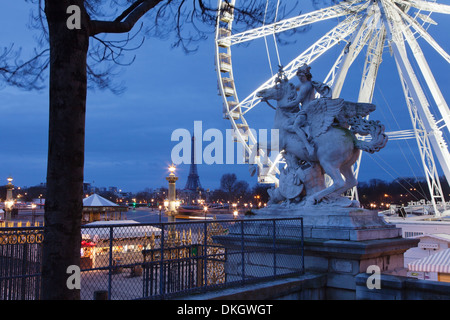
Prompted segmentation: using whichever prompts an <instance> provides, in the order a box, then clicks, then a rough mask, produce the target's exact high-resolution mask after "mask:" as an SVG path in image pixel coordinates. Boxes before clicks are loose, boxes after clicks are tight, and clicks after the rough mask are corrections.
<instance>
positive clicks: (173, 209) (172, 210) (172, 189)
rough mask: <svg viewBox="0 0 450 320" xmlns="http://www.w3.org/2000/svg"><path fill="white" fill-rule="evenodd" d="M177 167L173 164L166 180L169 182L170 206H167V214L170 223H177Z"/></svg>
mask: <svg viewBox="0 0 450 320" xmlns="http://www.w3.org/2000/svg"><path fill="white" fill-rule="evenodd" d="M175 170H176V168H175V166H174V165H173V164H172V165H171V166H170V167H169V171H170V174H169V176H168V177H166V180H167V181H169V192H168V193H169V194H168V196H167V197H168V199H167V200H168V202H169V203H168V206H167V214H168V216H169V222H173V221H175V215H176V214H177V213H178V212H177V200H176V199H177V196H176V192H177V191H176V186H175V182H176V181H177V180H178V177H177V176H175Z"/></svg>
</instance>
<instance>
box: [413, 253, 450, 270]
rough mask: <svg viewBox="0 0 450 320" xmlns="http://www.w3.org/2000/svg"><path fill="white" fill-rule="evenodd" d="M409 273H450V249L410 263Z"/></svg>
mask: <svg viewBox="0 0 450 320" xmlns="http://www.w3.org/2000/svg"><path fill="white" fill-rule="evenodd" d="M408 269H409V271H420V272H439V273H450V249H445V250H442V251H440V252H438V253H435V254H433V255H431V256H428V257H425V258H422V259H419V260H416V261H413V262H411V263H408Z"/></svg>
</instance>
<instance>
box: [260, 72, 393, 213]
mask: <svg viewBox="0 0 450 320" xmlns="http://www.w3.org/2000/svg"><path fill="white" fill-rule="evenodd" d="M297 76H298V78H299V80H300V85H298V86H295V85H294V84H293V83H291V82H289V81H288V79H287V78H286V76H285V75H284V72H283V70H282V67H280V71H279V73H278V76H277V79H276V83H275V85H274V86H272V87H270V88H267V89H264V90H261V91H259V92H258V96H259V97H260V98H261V99H262V100H263V101H267V100H270V99H272V100H275V101H276V102H277V105H276V112H275V118H274V129H278V130H279V146H278V148H279V150H282V152H283V157H284V159H285V160H286V165H287V166H286V168H285V169H283V170H282V171H281V174H280V183H279V187H278V188H277V189H272V190H271V191H270V196H271V200H270V202H271V203H277V202H283V201H285V200H288V201H295V202H302V201H304V203H305V204H308V205H314V204H317V203H319V202H328V203H333V204H336V203H339V204H342V205H343V206H355V203H352V202H351V201H350V200H349V199H348V198H346V197H343V196H341V195H342V193H344V192H345V191H347V190H348V189H350V188H353V187H354V186H356V185H357V183H358V182H357V179H356V178H355V176H354V173H353V170H352V166H353V164H354V163H355V162H356V160H357V159H358V157H359V155H360V153H361V150H363V151H366V152H369V153H374V152H377V151H379V150H381V149H382V148H383V147H384V146H385V145H386V143H387V141H388V137H387V135H386V134H385V133H384V126H383V125H382V124H380V123H379V121H373V120H371V121H369V120H366V119H365V117H366V116H367V115H368V114H369V113H370V112H372V111H374V110H375V108H376V107H375V105H373V104H371V103H354V102H349V101H345V100H343V99H340V98H338V99H332V98H331V97H330V92H331V89H330V88H329V87H328V86H326V85H324V84H322V83H320V82H315V81H311V78H312V76H311V73H310V67H309V66H308V65H303V66H302V67H300V68H299V69H298V72H297ZM316 92H319V94H321V97H320V98H316ZM300 105H301V108H300ZM355 134H359V135H362V136H365V135H370V136H371V139H370V141H363V140H359V139H358V138H357V137H356V135H355ZM272 143H273V141H272ZM325 174H327V175H328V176H329V177H330V178H331V180H332V182H333V183H332V184H331V185H330V186H327V185H326V183H325ZM356 206H359V204H356Z"/></svg>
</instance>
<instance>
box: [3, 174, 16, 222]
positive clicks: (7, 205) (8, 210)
mask: <svg viewBox="0 0 450 320" xmlns="http://www.w3.org/2000/svg"><path fill="white" fill-rule="evenodd" d="M6 180H8V184H7V185H6V201H5V214H6V217H5V220H6V221H10V220H11V211H12V207H13V206H14V200H13V195H12V191H13V190H14V185H13V184H12V181H13V178H12V177H8V178H7V179H6Z"/></svg>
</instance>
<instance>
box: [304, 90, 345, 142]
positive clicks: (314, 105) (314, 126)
mask: <svg viewBox="0 0 450 320" xmlns="http://www.w3.org/2000/svg"><path fill="white" fill-rule="evenodd" d="M343 106H344V100H343V99H331V98H319V99H314V100H312V101H311V102H310V103H309V104H308V105H307V106H306V108H305V109H304V112H305V113H306V115H307V121H308V124H309V126H310V130H311V136H312V137H313V138H315V137H318V136H320V135H321V134H322V133H324V132H326V131H327V130H328V128H329V127H330V126H331V125H332V124H333V122H335V119H336V117H337V115H338V114H339V113H340V112H341V110H342V108H343Z"/></svg>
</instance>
